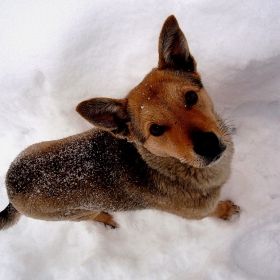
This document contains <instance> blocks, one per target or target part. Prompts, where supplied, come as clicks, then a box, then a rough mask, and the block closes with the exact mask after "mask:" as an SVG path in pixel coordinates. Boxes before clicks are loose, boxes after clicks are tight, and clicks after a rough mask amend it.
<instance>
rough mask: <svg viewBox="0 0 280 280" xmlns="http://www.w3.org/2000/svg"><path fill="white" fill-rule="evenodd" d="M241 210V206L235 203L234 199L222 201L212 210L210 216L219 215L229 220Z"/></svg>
mask: <svg viewBox="0 0 280 280" xmlns="http://www.w3.org/2000/svg"><path fill="white" fill-rule="evenodd" d="M239 212H240V207H239V206H237V205H235V204H234V203H233V202H232V201H230V200H226V201H220V202H219V203H218V205H217V207H216V209H215V210H214V211H213V212H211V213H210V214H209V215H208V216H209V217H219V218H221V219H223V220H229V219H230V218H231V216H233V215H235V214H238V213H239Z"/></svg>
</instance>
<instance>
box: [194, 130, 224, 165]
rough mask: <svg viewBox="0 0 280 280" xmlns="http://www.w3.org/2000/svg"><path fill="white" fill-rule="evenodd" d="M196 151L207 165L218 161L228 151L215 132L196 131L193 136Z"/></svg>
mask: <svg viewBox="0 0 280 280" xmlns="http://www.w3.org/2000/svg"><path fill="white" fill-rule="evenodd" d="M192 141H193V144H194V151H195V153H196V154H197V155H199V156H201V157H202V158H203V159H204V161H205V164H206V165H209V164H210V163H212V162H214V161H216V160H218V159H219V158H220V157H221V155H222V154H223V152H224V151H225V149H226V146H225V145H224V144H223V143H221V141H220V140H219V138H218V137H217V136H216V134H215V133H213V132H204V131H196V132H194V133H193V134H192Z"/></svg>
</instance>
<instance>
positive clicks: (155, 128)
mask: <svg viewBox="0 0 280 280" xmlns="http://www.w3.org/2000/svg"><path fill="white" fill-rule="evenodd" d="M164 131H165V127H164V126H160V125H157V124H152V125H151V127H150V133H151V134H152V135H153V136H160V135H162V134H163V133H164Z"/></svg>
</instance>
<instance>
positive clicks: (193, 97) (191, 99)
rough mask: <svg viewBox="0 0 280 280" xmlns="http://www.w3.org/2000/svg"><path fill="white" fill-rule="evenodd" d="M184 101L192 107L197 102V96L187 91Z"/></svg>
mask: <svg viewBox="0 0 280 280" xmlns="http://www.w3.org/2000/svg"><path fill="white" fill-rule="evenodd" d="M185 99H186V102H187V105H188V106H192V105H194V104H195V103H196V102H197V99H198V96H197V94H196V92H194V91H188V92H187V93H186V94H185Z"/></svg>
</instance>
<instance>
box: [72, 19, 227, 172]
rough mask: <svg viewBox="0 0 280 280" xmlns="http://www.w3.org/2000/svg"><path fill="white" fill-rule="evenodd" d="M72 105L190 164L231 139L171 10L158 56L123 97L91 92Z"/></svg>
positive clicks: (213, 154)
mask: <svg viewBox="0 0 280 280" xmlns="http://www.w3.org/2000/svg"><path fill="white" fill-rule="evenodd" d="M77 111H78V112H79V113H80V114H81V115H82V116H83V117H84V118H85V119H87V120H88V121H89V122H91V123H92V124H94V125H95V126H97V127H99V128H101V129H104V130H107V131H110V132H111V133H113V134H114V135H116V136H117V137H124V138H127V139H128V140H129V141H135V142H137V143H138V144H141V145H142V146H143V147H145V148H146V149H147V150H148V151H149V152H151V153H152V154H154V155H156V156H159V157H173V158H176V159H178V160H180V161H181V162H182V163H186V164H189V165H191V166H194V167H199V168H200V167H205V166H208V165H209V164H211V163H214V162H216V161H217V160H218V159H219V158H220V157H221V156H222V155H223V153H224V151H225V150H226V148H227V143H228V142H230V137H229V135H228V130H227V128H226V126H225V124H224V123H223V121H222V120H221V119H220V118H219V117H218V115H217V114H216V113H215V111H214V106H213V103H212V100H211V98H210V96H209V95H208V93H207V92H206V90H205V89H204V87H203V85H202V83H201V80H200V75H199V74H198V73H197V70H196V62H195V60H194V58H193V56H192V55H191V54H190V52H189V48H188V44H187V40H186V38H185V36H184V34H183V32H182V31H181V29H180V28H179V25H178V22H177V20H176V18H175V17H174V16H170V17H168V18H167V20H166V21H165V23H164V25H163V27H162V31H161V33H160V38H159V62H158V67H157V68H155V69H153V70H152V71H151V72H150V73H149V74H148V75H147V76H146V77H145V78H144V80H143V81H142V82H141V83H140V84H139V85H138V86H137V87H135V88H134V89H133V90H132V91H131V92H130V93H129V94H128V96H127V97H126V98H125V99H118V100H116V99H109V98H94V99H90V100H86V101H84V102H82V103H80V104H79V105H78V106H77Z"/></svg>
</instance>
